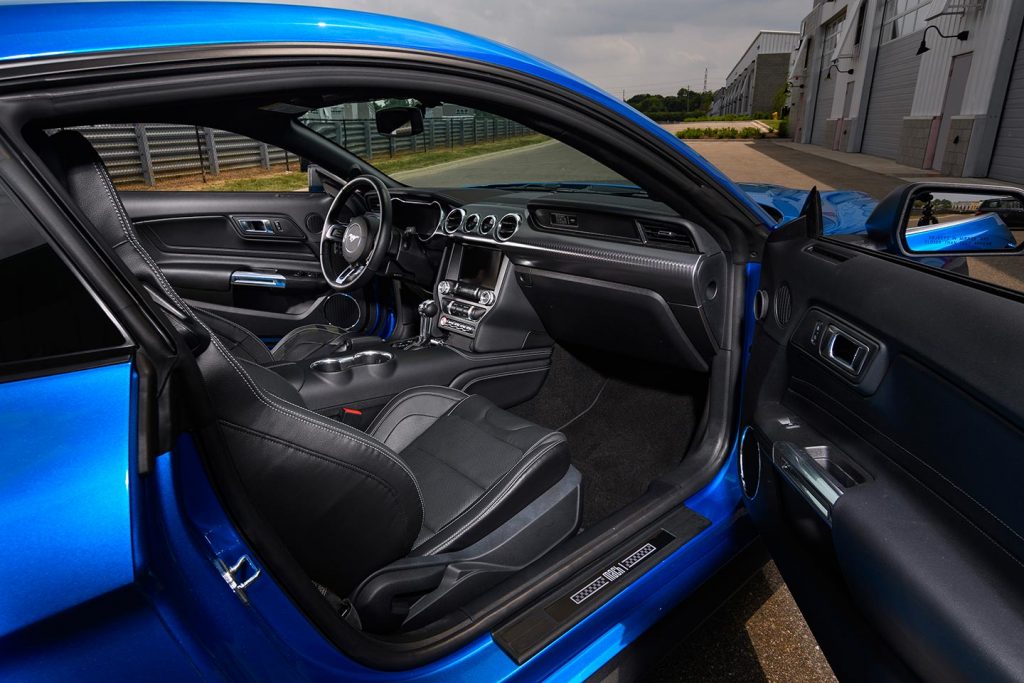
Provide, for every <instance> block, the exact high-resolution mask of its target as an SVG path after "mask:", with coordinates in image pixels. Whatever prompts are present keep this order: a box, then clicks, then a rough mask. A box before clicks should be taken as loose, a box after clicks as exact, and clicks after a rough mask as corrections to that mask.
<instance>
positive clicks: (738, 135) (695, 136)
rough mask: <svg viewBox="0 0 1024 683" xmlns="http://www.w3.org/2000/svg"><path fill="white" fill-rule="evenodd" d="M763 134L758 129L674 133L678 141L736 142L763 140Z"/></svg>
mask: <svg viewBox="0 0 1024 683" xmlns="http://www.w3.org/2000/svg"><path fill="white" fill-rule="evenodd" d="M764 136H765V133H764V131H763V130H761V129H760V128H754V127H753V126H748V127H746V128H684V129H683V130H680V131H677V132H676V137H677V138H679V139H680V140H736V139H744V140H746V139H756V138H763V137H764Z"/></svg>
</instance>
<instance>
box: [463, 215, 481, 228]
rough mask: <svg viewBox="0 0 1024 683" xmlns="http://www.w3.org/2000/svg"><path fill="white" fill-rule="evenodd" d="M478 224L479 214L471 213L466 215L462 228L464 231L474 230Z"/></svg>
mask: <svg viewBox="0 0 1024 683" xmlns="http://www.w3.org/2000/svg"><path fill="white" fill-rule="evenodd" d="M478 225H480V215H479V214H475V213H471V214H469V215H468V216H467V217H466V224H465V226H463V228H462V229H463V230H465V231H466V232H476V228H477V226H478Z"/></svg>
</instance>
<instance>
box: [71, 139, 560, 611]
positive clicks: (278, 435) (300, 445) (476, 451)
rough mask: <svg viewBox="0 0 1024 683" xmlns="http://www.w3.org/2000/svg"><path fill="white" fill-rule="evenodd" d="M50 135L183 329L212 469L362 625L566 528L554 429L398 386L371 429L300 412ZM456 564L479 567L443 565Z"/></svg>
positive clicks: (470, 588) (465, 581) (463, 397)
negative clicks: (173, 279)
mask: <svg viewBox="0 0 1024 683" xmlns="http://www.w3.org/2000/svg"><path fill="white" fill-rule="evenodd" d="M51 141H52V143H53V147H54V151H55V152H56V154H57V155H58V156H59V158H60V160H61V167H62V168H61V169H59V170H60V172H61V173H62V175H63V178H62V180H63V182H64V183H65V186H66V188H67V189H68V191H69V193H70V194H71V197H72V198H73V199H74V200H75V202H77V203H78V205H79V207H80V208H81V209H82V211H83V212H84V214H85V216H86V218H87V219H88V220H89V221H90V222H91V224H92V225H93V226H94V228H95V230H96V231H97V233H98V234H99V236H100V237H101V238H102V239H103V240H104V241H105V242H106V243H107V244H109V245H110V246H111V247H112V248H113V249H114V250H115V251H116V253H117V254H118V255H119V256H120V257H121V259H122V260H123V261H124V262H125V264H126V265H127V266H128V268H129V269H130V270H131V272H132V273H133V274H135V275H136V276H137V277H139V278H140V279H141V280H142V281H143V282H144V283H145V284H147V285H148V286H149V288H150V291H151V293H152V294H153V295H154V298H155V299H157V301H158V303H161V305H162V307H163V310H165V311H166V312H167V313H168V319H169V320H170V321H171V322H172V324H174V325H175V327H176V329H178V330H179V331H180V332H181V333H182V335H183V339H188V340H189V346H190V348H191V349H192V351H193V354H194V357H195V362H196V365H197V367H198V371H199V375H200V376H201V382H198V383H196V384H197V385H198V386H199V388H198V389H196V391H198V392H201V393H202V394H204V395H203V396H201V397H195V399H198V400H196V401H195V402H196V403H202V404H203V405H204V406H205V408H204V409H203V411H202V413H201V415H200V416H199V417H198V418H197V419H198V420H199V421H200V423H201V426H202V430H201V433H202V434H203V435H204V443H205V444H206V445H207V449H206V451H207V456H208V461H212V463H213V464H212V465H211V470H212V471H214V472H215V473H218V476H220V477H223V479H224V482H229V483H227V484H224V485H225V486H228V488H231V486H230V482H234V484H235V489H234V490H236V491H241V492H242V493H241V494H239V495H241V496H242V498H243V499H244V501H245V502H246V503H247V504H250V505H251V506H252V508H253V509H255V511H256V512H257V513H258V515H259V516H260V517H261V518H262V519H263V520H264V521H265V523H266V526H267V528H268V530H269V531H272V532H273V533H274V534H276V537H277V539H279V540H280V542H281V543H283V544H284V546H286V547H287V549H288V551H289V553H290V554H291V555H292V556H293V557H294V558H295V559H296V560H297V561H298V563H299V564H300V565H301V566H302V567H303V569H304V570H305V572H306V573H307V574H308V576H309V578H310V579H312V580H313V581H314V582H316V583H317V584H318V585H320V586H322V587H324V588H325V589H326V591H328V592H329V593H333V594H334V595H336V596H341V597H347V596H351V599H352V603H353V604H355V605H356V608H357V610H359V616H360V617H363V624H364V625H365V626H368V627H370V628H374V629H377V630H385V629H389V628H394V627H397V626H399V625H400V624H401V623H402V622H403V621H405V622H406V624H407V625H408V624H412V623H422V622H423V621H424V620H429V619H430V618H435V617H436V616H438V615H439V614H440V613H443V612H444V611H445V610H450V609H452V608H453V607H454V606H457V604H458V602H459V601H461V600H464V599H467V598H468V597H469V596H471V595H472V594H474V593H475V592H479V591H480V590H482V589H484V588H486V587H487V586H489V585H492V584H493V583H494V582H495V581H496V580H499V579H500V578H501V577H502V576H504V575H507V574H508V573H509V572H511V571H514V570H515V569H517V568H519V567H522V566H525V565H526V564H529V563H530V562H531V561H533V560H534V559H536V558H537V557H539V556H540V555H541V554H543V553H544V552H546V551H547V550H549V549H550V548H551V547H554V545H556V544H558V543H560V542H561V541H562V540H564V539H565V538H567V537H568V536H570V535H571V534H572V533H574V531H575V530H576V528H577V526H578V521H579V486H580V476H579V473H578V472H576V470H575V469H574V468H573V467H572V466H571V465H570V463H569V456H568V450H567V447H566V441H565V437H564V436H563V435H562V434H560V433H558V432H553V431H550V430H547V429H545V428H542V427H539V426H537V425H534V424H531V423H529V422H527V421H525V420H522V419H520V418H518V417H516V416H514V415H512V414H510V413H508V412H506V411H504V410H501V409H500V408H497V407H496V406H494V405H493V404H492V403H490V402H489V401H488V400H486V399H484V398H483V397H480V396H470V395H467V394H465V393H463V392H460V391H455V390H452V389H449V388H447V387H418V388H414V389H410V390H408V391H406V392H404V393H402V394H400V395H398V396H396V397H395V398H394V399H393V400H392V401H391V402H390V403H389V405H388V406H386V407H385V409H384V410H383V411H382V412H381V413H380V415H379V416H378V417H377V418H376V419H375V420H374V422H373V423H372V424H371V426H370V428H369V430H368V433H363V432H360V431H358V430H355V429H353V428H351V427H348V426H346V425H343V424H341V423H339V422H336V421H334V420H331V419H328V418H326V417H324V416H321V415H319V414H317V413H315V412H313V411H310V410H307V409H306V408H305V407H304V406H303V403H302V398H301V396H300V395H299V393H298V392H297V391H296V390H295V389H294V387H292V385H290V384H288V383H287V382H286V381H284V379H283V378H281V377H280V376H279V375H277V374H276V373H274V372H272V371H271V370H269V369H267V368H265V367H263V366H262V365H261V364H260V361H261V359H260V358H254V359H253V361H252V362H250V361H249V360H245V359H240V358H239V357H238V356H237V355H236V353H237V349H236V348H235V347H231V346H229V343H228V342H227V341H225V340H224V339H222V338H221V337H220V335H218V334H216V333H215V331H214V330H212V329H210V326H209V325H208V323H207V322H206V316H205V315H203V314H199V313H197V312H196V311H194V310H193V309H192V308H191V307H189V305H188V304H187V303H186V302H185V301H184V300H183V299H182V298H181V297H180V296H179V295H178V294H177V293H176V292H175V291H174V289H173V288H172V287H171V286H170V284H169V283H168V282H167V280H166V278H165V277H164V276H163V273H162V272H161V271H160V269H159V267H158V266H157V264H156V263H155V262H154V261H153V260H152V258H151V257H150V256H149V255H148V254H147V253H146V251H145V249H144V248H143V246H142V244H141V243H140V241H139V239H138V237H137V236H136V235H135V231H134V228H133V226H132V223H131V221H130V219H129V218H128V215H127V213H126V212H125V210H124V207H123V206H122V204H121V202H120V199H119V198H118V195H117V192H116V190H115V189H114V186H113V183H112V182H111V180H110V178H109V176H108V175H107V173H106V170H105V168H104V166H103V163H102V161H100V159H99V157H98V155H97V154H96V153H95V151H94V150H93V149H92V147H91V146H90V145H89V143H88V142H87V141H86V140H85V139H84V138H83V137H82V136H81V135H79V134H78V133H74V132H61V133H57V134H55V135H54V136H53V137H52V138H51ZM240 343H245V342H244V340H243V341H242V342H240ZM233 350H234V351H235V353H233V352H232V351H233ZM190 398H192V397H190ZM224 482H222V484H223V483H224ZM460 562H462V563H470V565H471V566H472V567H473V568H474V570H473V571H458V570H457V571H455V572H454V573H451V572H448V573H447V574H446V570H447V569H448V568H450V567H458V566H460V565H459V563H460ZM467 566H469V565H467ZM445 576H448V577H449V578H446V579H445V582H442V578H443V577H445ZM410 595H413V596H414V597H416V596H418V598H417V599H416V600H410V599H409V596H410ZM398 598H401V599H400V600H399V599H398ZM410 602H412V603H414V604H412V606H411V607H410V606H409V604H408V603H410ZM396 605H398V606H396ZM402 605H404V607H403V606H402ZM410 620H411V621H410Z"/></svg>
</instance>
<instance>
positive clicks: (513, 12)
mask: <svg viewBox="0 0 1024 683" xmlns="http://www.w3.org/2000/svg"><path fill="white" fill-rule="evenodd" d="M291 2H293V3H296V4H299V0H291ZM309 4H317V5H329V6H335V7H346V8H350V9H358V10H363V11H368V12H379V13H382V14H391V15H395V16H402V17H407V18H410V19H419V20H421V21H428V22H431V23H434V24H441V25H443V26H450V27H452V28H457V29H460V30H463V31H467V32H469V33H473V34H476V35H480V36H484V37H487V38H491V39H494V40H497V41H499V42H502V43H506V44H508V45H511V46H513V47H517V48H519V49H521V50H525V51H526V52H529V53H532V54H534V55H537V56H538V57H541V58H543V59H546V60H548V61H550V62H553V63H555V64H557V65H558V66H561V67H563V68H565V69H568V70H569V71H572V72H574V73H576V74H578V75H580V76H583V77H584V78H585V79H587V80H588V81H590V82H592V83H594V84H596V85H598V86H600V87H602V88H604V89H605V90H607V91H608V92H611V93H614V94H615V95H619V96H621V95H622V92H623V90H625V95H626V97H627V98H628V97H630V96H632V95H635V94H637V93H641V92H650V93H661V94H666V95H668V94H675V92H676V91H677V90H679V88H680V87H682V86H687V87H689V88H692V89H694V90H700V89H701V88H703V81H704V69H705V67H706V68H707V69H708V88H709V89H711V90H716V89H718V88H720V87H721V86H723V85H725V78H726V76H728V74H729V71H730V70H731V69H732V67H733V66H734V65H735V64H736V62H737V60H739V58H740V57H741V56H742V55H743V52H744V51H745V50H746V49H747V47H748V46H749V45H750V43H751V41H752V40H753V39H754V36H755V35H757V32H758V31H759V30H761V29H771V30H784V31H798V30H799V29H800V20H801V19H803V18H804V16H806V15H807V14H808V12H810V10H811V6H812V4H813V3H812V0H315V1H314V2H311V3H309Z"/></svg>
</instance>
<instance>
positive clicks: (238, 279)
mask: <svg viewBox="0 0 1024 683" xmlns="http://www.w3.org/2000/svg"><path fill="white" fill-rule="evenodd" d="M231 284H232V285H245V286H247V287H277V288H280V289H284V288H285V287H286V286H287V285H288V281H287V279H286V278H285V276H284V275H280V274H278V273H254V272H252V271H248V270H236V271H235V272H233V273H231Z"/></svg>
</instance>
